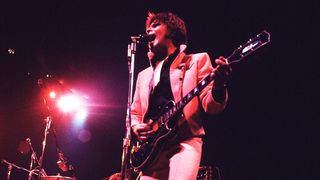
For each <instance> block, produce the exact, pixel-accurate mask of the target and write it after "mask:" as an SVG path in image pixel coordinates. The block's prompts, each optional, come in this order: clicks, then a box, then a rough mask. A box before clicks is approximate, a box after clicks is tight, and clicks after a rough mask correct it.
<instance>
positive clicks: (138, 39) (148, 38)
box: [130, 34, 156, 43]
mask: <svg viewBox="0 0 320 180" xmlns="http://www.w3.org/2000/svg"><path fill="white" fill-rule="evenodd" d="M130 38H131V40H132V41H134V42H138V43H139V42H141V43H147V42H150V41H153V40H154V39H155V38H156V35H155V34H140V35H139V36H131V37H130Z"/></svg>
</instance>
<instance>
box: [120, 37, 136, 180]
mask: <svg viewBox="0 0 320 180" xmlns="http://www.w3.org/2000/svg"><path fill="white" fill-rule="evenodd" d="M136 46H137V41H136V39H133V38H132V42H131V44H128V71H129V86H128V104H127V115H126V135H125V138H123V151H122V163H121V180H125V179H128V177H126V176H127V173H126V171H127V162H128V152H129V147H130V140H131V103H132V94H133V80H134V61H135V53H136Z"/></svg>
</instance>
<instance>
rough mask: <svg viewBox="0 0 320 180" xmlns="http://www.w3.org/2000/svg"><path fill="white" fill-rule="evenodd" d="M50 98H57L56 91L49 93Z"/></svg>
mask: <svg viewBox="0 0 320 180" xmlns="http://www.w3.org/2000/svg"><path fill="white" fill-rule="evenodd" d="M49 96H50V98H51V99H54V98H56V96H57V94H56V93H55V92H54V91H51V92H50V93H49Z"/></svg>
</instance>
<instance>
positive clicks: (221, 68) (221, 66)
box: [213, 56, 232, 89]
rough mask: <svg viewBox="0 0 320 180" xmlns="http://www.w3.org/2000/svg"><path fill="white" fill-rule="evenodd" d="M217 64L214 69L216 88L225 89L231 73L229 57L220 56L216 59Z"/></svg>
mask: <svg viewBox="0 0 320 180" xmlns="http://www.w3.org/2000/svg"><path fill="white" fill-rule="evenodd" d="M215 63H216V64H217V66H216V68H214V69H213V73H214V76H213V80H214V87H215V88H216V89H224V88H225V86H226V82H227V80H228V77H229V75H230V74H231V71H232V69H231V66H230V64H229V63H228V61H227V59H226V58H224V57H222V56H220V57H219V59H216V60H215Z"/></svg>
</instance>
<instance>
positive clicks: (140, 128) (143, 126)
mask: <svg viewBox="0 0 320 180" xmlns="http://www.w3.org/2000/svg"><path fill="white" fill-rule="evenodd" d="M152 122H153V121H152V120H151V119H150V120H149V121H148V122H147V123H140V124H136V125H134V126H133V127H132V130H133V133H134V134H135V135H136V136H137V138H138V140H139V141H141V142H144V141H146V140H148V138H149V137H150V136H151V135H152V134H153V133H154V130H153V129H152Z"/></svg>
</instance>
